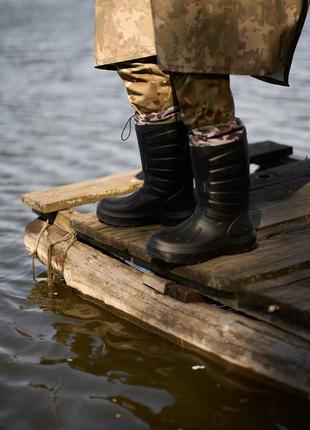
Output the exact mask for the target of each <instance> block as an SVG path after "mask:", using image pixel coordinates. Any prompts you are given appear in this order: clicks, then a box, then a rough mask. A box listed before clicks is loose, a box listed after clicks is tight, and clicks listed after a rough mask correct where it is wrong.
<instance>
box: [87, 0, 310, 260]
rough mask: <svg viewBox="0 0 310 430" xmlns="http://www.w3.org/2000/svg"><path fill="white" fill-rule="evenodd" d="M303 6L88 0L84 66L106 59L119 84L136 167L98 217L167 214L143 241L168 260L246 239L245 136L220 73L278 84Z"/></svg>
mask: <svg viewBox="0 0 310 430" xmlns="http://www.w3.org/2000/svg"><path fill="white" fill-rule="evenodd" d="M308 6H309V2H308V0H274V1H271V2H270V0H257V1H255V2H253V1H252V0H237V1H231V0H222V1H220V2H219V1H216V0H197V1H190V0H171V1H168V2H167V1H166V0H126V1H125V0H111V1H109V2H107V1H105V0H96V31H95V66H96V67H98V68H101V69H114V70H117V71H118V74H119V75H120V77H121V79H122V80H123V82H124V84H125V86H126V89H127V92H128V97H129V102H130V104H131V106H132V107H133V109H134V111H135V115H134V121H135V129H136V133H137V139H138V144H139V150H140V155H141V161H142V169H143V172H144V185H143V187H142V188H141V189H140V190H138V191H137V192H135V193H133V194H131V195H129V196H124V197H117V198H104V199H102V200H101V201H100V202H99V204H98V207H97V216H98V218H99V220H100V221H101V222H104V223H106V224H110V225H115V226H138V225H146V224H151V223H163V224H166V225H174V226H173V227H170V228H168V229H165V230H163V231H161V232H158V233H155V234H153V235H152V236H151V237H150V238H149V240H148V244H147V251H148V253H149V255H150V256H151V257H153V258H155V259H159V260H162V261H165V262H168V263H175V264H194V263H197V262H201V261H204V260H207V259H209V258H212V257H214V256H217V255H221V254H224V253H239V252H240V253H241V252H247V251H250V250H252V249H254V248H256V246H257V239H256V232H255V228H254V226H253V224H252V221H251V218H250V215H249V190H250V175H249V159H248V143H247V135H246V129H245V126H244V124H243V122H242V121H241V120H240V119H239V118H237V117H236V116H235V108H234V100H233V96H232V93H231V90H230V75H231V74H235V75H250V76H253V77H256V78H258V79H261V80H264V81H266V82H268V83H272V84H279V85H286V86H288V79H289V71H290V67H291V63H292V59H293V55H294V51H295V48H296V45H297V42H298V39H299V36H300V33H301V31H302V28H303V24H304V21H305V18H306V14H307V10H308ZM193 177H194V182H195V194H196V195H195V197H194V190H193Z"/></svg>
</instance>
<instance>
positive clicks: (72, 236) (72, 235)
mask: <svg viewBox="0 0 310 430" xmlns="http://www.w3.org/2000/svg"><path fill="white" fill-rule="evenodd" d="M76 237H77V232H76V231H75V230H72V231H71V232H70V233H67V234H66V235H65V236H64V237H62V238H61V239H59V240H57V241H56V242H54V243H51V244H50V245H49V247H48V250H47V267H48V269H47V270H48V272H47V283H48V285H53V268H52V251H53V247H54V246H55V245H58V244H59V243H61V242H65V241H66V240H68V239H71V240H70V242H69V244H68V246H67V248H66V249H65V252H64V257H63V260H62V267H64V263H65V258H66V255H67V252H68V250H69V248H70V246H71V245H72V244H73V243H74V242H75V240H76Z"/></svg>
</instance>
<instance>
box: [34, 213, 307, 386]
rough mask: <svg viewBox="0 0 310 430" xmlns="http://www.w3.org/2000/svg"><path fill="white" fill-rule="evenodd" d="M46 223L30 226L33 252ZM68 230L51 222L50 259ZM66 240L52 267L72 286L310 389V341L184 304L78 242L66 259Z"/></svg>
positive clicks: (180, 337)
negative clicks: (148, 285)
mask: <svg viewBox="0 0 310 430" xmlns="http://www.w3.org/2000/svg"><path fill="white" fill-rule="evenodd" d="M42 225H43V222H42V221H41V220H39V219H38V220H35V221H34V222H32V223H31V224H30V225H28V226H27V228H26V232H25V245H26V247H27V249H28V251H29V252H33V251H34V247H35V243H36V239H37V236H38V234H39V232H40V230H41V228H42ZM64 235H65V231H64V230H61V229H60V228H59V227H57V226H55V225H52V226H50V227H49V228H48V230H47V231H46V232H45V233H43V235H42V237H41V239H40V241H39V246H38V249H37V253H38V257H39V259H40V260H41V261H42V262H43V263H44V264H46V263H47V252H48V247H49V245H50V243H53V242H56V241H57V240H59V239H60V238H61V237H63V236H64ZM66 247H67V243H66V242H62V243H59V244H58V245H56V246H55V247H54V248H53V253H52V267H53V270H55V271H56V272H58V273H60V274H62V275H63V277H64V279H65V281H66V283H67V285H69V286H71V287H73V288H75V289H76V290H78V291H79V292H81V293H82V294H85V295H87V296H89V297H93V298H96V299H97V300H100V301H101V302H102V303H105V304H106V305H108V306H110V307H112V308H115V309H118V310H119V311H122V312H124V313H126V314H128V315H130V316H131V317H133V318H134V319H135V320H136V321H139V322H140V323H142V322H143V323H144V324H146V325H147V326H149V327H151V328H152V329H156V330H157V331H159V332H160V333H162V334H163V335H165V336H168V337H169V338H171V339H174V340H175V341H177V342H179V343H182V344H183V343H185V345H187V346H191V347H195V348H198V349H199V350H200V351H202V352H204V353H206V354H208V355H211V356H213V357H214V358H217V359H221V360H224V361H225V362H226V363H229V364H231V365H234V366H237V367H238V368H239V369H243V370H246V371H247V372H251V373H252V374H256V375H259V376H264V377H266V378H268V379H269V380H273V381H276V382H278V383H281V384H285V385H286V386H288V387H291V388H293V389H295V390H298V391H300V392H302V393H309V392H310V349H309V348H310V344H309V342H306V341H303V340H301V339H299V338H297V337H295V336H293V335H290V334H288V333H285V332H283V331H281V330H279V329H276V328H273V327H271V326H269V325H268V324H265V323H262V322H258V321H255V320H253V319H249V318H246V317H244V316H241V315H238V314H236V313H233V312H229V311H225V310H222V309H219V308H217V307H215V306H211V305H208V304H206V303H187V304H184V303H181V302H179V301H177V300H174V299H172V298H171V297H169V296H166V295H162V294H158V292H157V291H154V289H152V288H148V287H146V285H145V284H144V282H143V274H141V273H140V272H138V271H137V270H135V269H134V268H132V267H129V266H127V265H125V264H123V263H121V262H119V261H118V260H115V259H112V258H111V257H108V256H107V255H104V254H103V253H101V252H99V251H97V250H95V249H93V248H92V247H90V246H88V245H86V244H83V243H81V242H79V241H76V242H75V243H74V244H73V245H72V246H71V247H70V248H69V250H68V252H67V254H66V258H65V261H64V262H63V257H64V252H65V249H66Z"/></svg>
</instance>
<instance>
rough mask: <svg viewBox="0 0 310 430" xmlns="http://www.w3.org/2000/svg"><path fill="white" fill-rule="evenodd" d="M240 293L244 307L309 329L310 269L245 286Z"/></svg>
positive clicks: (242, 306)
mask: <svg viewBox="0 0 310 430" xmlns="http://www.w3.org/2000/svg"><path fill="white" fill-rule="evenodd" d="M237 296H238V304H239V307H241V308H242V309H249V310H250V311H252V310H253V311H259V312H264V313H265V314H266V315H267V316H268V319H274V320H275V319H277V320H278V319H282V321H284V322H285V323H286V324H290V323H294V324H297V325H298V324H299V325H300V326H301V327H302V328H304V329H308V330H309V329H310V269H306V270H302V271H298V272H293V273H290V274H288V275H286V276H281V277H280V278H275V279H270V280H267V281H263V282H259V283H256V284H254V285H248V286H245V287H244V288H241V289H240V290H239V291H238V293H237ZM309 335H310V332H309Z"/></svg>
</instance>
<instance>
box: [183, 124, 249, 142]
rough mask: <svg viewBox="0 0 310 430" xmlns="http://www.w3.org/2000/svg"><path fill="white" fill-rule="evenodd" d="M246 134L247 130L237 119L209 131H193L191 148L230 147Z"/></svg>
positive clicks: (191, 133)
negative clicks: (229, 145)
mask: <svg viewBox="0 0 310 430" xmlns="http://www.w3.org/2000/svg"><path fill="white" fill-rule="evenodd" d="M245 133H246V128H245V126H244V124H243V122H242V121H241V119H240V118H235V119H234V120H233V121H230V122H229V123H227V124H224V125H223V126H222V125H220V126H218V127H212V128H210V129H209V130H207V131H206V130H201V129H198V128H196V129H195V128H194V129H191V131H190V136H189V142H190V145H191V146H200V147H201V146H217V145H228V144H230V143H233V142H236V141H238V140H240V139H241V138H242V137H243V136H244V135H245Z"/></svg>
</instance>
